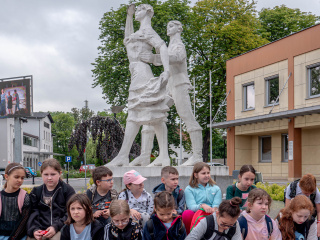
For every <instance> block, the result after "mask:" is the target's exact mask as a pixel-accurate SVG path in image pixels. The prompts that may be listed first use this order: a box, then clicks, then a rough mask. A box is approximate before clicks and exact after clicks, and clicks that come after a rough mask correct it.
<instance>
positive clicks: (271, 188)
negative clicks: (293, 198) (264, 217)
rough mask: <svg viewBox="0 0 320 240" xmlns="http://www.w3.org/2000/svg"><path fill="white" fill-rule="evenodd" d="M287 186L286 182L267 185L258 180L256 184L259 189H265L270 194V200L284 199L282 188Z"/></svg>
mask: <svg viewBox="0 0 320 240" xmlns="http://www.w3.org/2000/svg"><path fill="white" fill-rule="evenodd" d="M287 186H288V184H287V185H283V186H280V185H278V184H271V185H269V183H261V182H258V183H257V184H256V187H257V188H261V189H263V190H265V191H266V192H267V193H268V194H269V195H270V197H271V198H272V200H275V201H283V199H284V189H285V188H286V187H287Z"/></svg>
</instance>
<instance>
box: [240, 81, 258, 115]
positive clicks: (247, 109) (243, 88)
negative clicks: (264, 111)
mask: <svg viewBox="0 0 320 240" xmlns="http://www.w3.org/2000/svg"><path fill="white" fill-rule="evenodd" d="M252 85H253V87H254V82H249V83H246V84H243V85H242V96H243V111H251V110H254V109H255V106H256V103H255V101H256V97H255V96H254V107H253V108H247V87H248V86H252Z"/></svg>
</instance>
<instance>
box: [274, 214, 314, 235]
mask: <svg viewBox="0 0 320 240" xmlns="http://www.w3.org/2000/svg"><path fill="white" fill-rule="evenodd" d="M280 219H281V218H280V215H278V216H277V220H278V223H279V226H280V224H281V222H280ZM314 222H315V218H314V217H311V218H310V219H308V220H307V221H306V222H305V223H306V224H305V228H304V233H302V235H303V236H304V237H305V239H307V238H308V235H309V230H310V227H311V225H312V224H313V223H314ZM317 239H319V238H317Z"/></svg>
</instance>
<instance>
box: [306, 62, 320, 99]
mask: <svg viewBox="0 0 320 240" xmlns="http://www.w3.org/2000/svg"><path fill="white" fill-rule="evenodd" d="M308 79H309V97H313V96H317V97H319V96H320V63H317V64H313V65H311V66H308Z"/></svg>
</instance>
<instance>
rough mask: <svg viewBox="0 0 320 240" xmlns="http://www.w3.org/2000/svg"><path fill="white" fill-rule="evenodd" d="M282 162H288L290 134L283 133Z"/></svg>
mask: <svg viewBox="0 0 320 240" xmlns="http://www.w3.org/2000/svg"><path fill="white" fill-rule="evenodd" d="M282 162H288V134H282Z"/></svg>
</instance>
